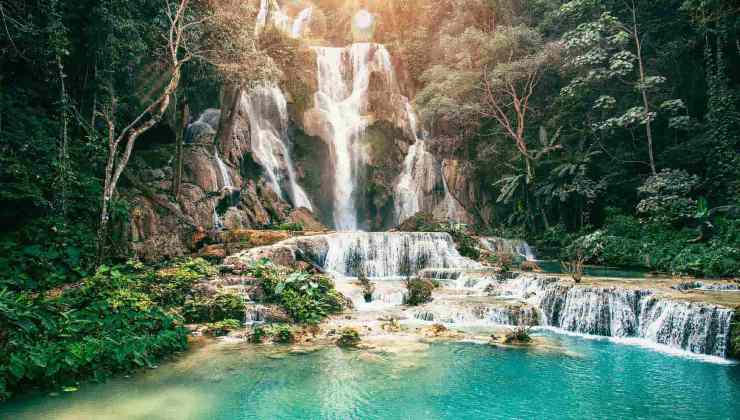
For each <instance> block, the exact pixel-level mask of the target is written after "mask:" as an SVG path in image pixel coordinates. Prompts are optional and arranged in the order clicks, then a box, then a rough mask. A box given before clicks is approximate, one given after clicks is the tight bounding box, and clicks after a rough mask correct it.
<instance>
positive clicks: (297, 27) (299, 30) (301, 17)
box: [291, 7, 313, 38]
mask: <svg viewBox="0 0 740 420" xmlns="http://www.w3.org/2000/svg"><path fill="white" fill-rule="evenodd" d="M312 15H313V8H312V7H308V8H306V9H303V10H301V12H300V13H299V14H298V16H296V18H295V20H294V21H293V27H292V28H291V36H292V37H293V38H300V37H301V35H303V31H304V30H305V28H306V25H308V23H309V22H310V21H311V16H312Z"/></svg>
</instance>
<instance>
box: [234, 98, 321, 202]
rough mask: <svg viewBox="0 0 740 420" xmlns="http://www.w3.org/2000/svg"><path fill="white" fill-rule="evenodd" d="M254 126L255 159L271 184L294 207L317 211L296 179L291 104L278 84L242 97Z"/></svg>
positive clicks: (252, 126)
mask: <svg viewBox="0 0 740 420" xmlns="http://www.w3.org/2000/svg"><path fill="white" fill-rule="evenodd" d="M242 105H243V106H244V107H245V108H246V114H247V116H248V118H249V125H250V129H251V145H252V153H253V156H254V159H255V161H256V162H257V163H259V164H260V165H261V166H262V167H263V168H264V169H265V174H266V176H267V179H268V181H269V185H270V187H271V188H272V189H273V191H275V193H276V194H277V195H278V196H280V197H282V198H286V197H285V195H284V191H285V190H287V194H288V196H289V197H287V198H289V199H290V200H291V201H292V203H293V207H296V208H297V207H305V208H307V209H309V210H312V211H313V206H312V205H311V202H310V200H309V199H308V196H307V195H306V192H305V191H304V190H303V188H301V187H300V185H298V182H297V181H296V174H295V168H294V166H293V161H292V159H291V157H290V151H289V149H288V146H287V144H288V141H289V140H288V108H287V101H286V99H285V96H284V95H283V93H282V91H281V90H280V89H278V88H277V87H261V88H258V89H256V90H255V91H254V92H252V94H251V95H249V96H246V95H245V96H244V97H242Z"/></svg>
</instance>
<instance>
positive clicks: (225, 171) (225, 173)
mask: <svg viewBox="0 0 740 420" xmlns="http://www.w3.org/2000/svg"><path fill="white" fill-rule="evenodd" d="M213 157H214V158H215V159H216V167H217V168H218V171H219V173H220V174H221V188H222V189H223V188H228V189H230V188H233V187H234V182H233V181H232V180H231V175H229V168H227V167H226V164H225V163H224V161H223V160H221V157H220V156H219V155H218V147H214V149H213Z"/></svg>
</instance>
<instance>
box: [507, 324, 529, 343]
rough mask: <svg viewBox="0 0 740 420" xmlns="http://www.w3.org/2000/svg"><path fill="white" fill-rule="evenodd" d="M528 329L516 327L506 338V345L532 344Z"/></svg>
mask: <svg viewBox="0 0 740 420" xmlns="http://www.w3.org/2000/svg"><path fill="white" fill-rule="evenodd" d="M531 342H532V337H531V336H530V335H529V328H528V327H516V328H514V329H513V330H512V331H511V332H509V333H507V334H506V337H504V343H505V344H518V343H531Z"/></svg>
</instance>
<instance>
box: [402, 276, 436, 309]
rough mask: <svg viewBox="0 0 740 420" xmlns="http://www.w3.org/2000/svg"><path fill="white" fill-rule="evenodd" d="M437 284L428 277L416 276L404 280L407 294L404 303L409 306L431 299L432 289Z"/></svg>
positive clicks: (421, 303)
mask: <svg viewBox="0 0 740 420" xmlns="http://www.w3.org/2000/svg"><path fill="white" fill-rule="evenodd" d="M436 288H437V285H436V284H435V283H434V282H432V281H431V280H429V279H422V278H418V277H414V278H410V279H407V280H406V290H407V294H406V297H405V298H404V303H405V304H406V305H410V306H418V305H423V304H425V303H427V302H431V301H432V291H433V290H434V289H436Z"/></svg>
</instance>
